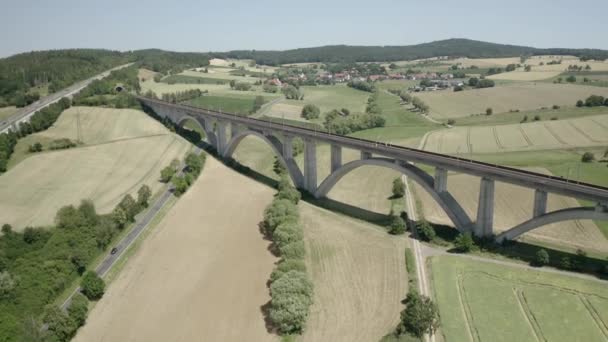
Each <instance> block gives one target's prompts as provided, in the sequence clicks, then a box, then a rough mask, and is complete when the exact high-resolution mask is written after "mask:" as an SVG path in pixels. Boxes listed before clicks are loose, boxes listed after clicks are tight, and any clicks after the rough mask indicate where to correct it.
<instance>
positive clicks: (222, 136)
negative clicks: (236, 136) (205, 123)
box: [216, 120, 228, 156]
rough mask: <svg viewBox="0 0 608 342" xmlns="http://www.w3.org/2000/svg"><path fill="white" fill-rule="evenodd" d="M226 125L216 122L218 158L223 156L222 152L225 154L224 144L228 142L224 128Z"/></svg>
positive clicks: (222, 122)
mask: <svg viewBox="0 0 608 342" xmlns="http://www.w3.org/2000/svg"><path fill="white" fill-rule="evenodd" d="M227 126H228V125H227V123H226V122H225V121H219V120H218V121H217V125H216V130H217V147H216V148H217V153H218V154H219V155H220V156H224V152H226V144H227V143H228V140H227V139H226V128H227Z"/></svg>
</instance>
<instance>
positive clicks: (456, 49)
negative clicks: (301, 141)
mask: <svg viewBox="0 0 608 342" xmlns="http://www.w3.org/2000/svg"><path fill="white" fill-rule="evenodd" d="M212 55H213V56H215V57H223V58H237V59H254V60H255V61H256V62H257V63H258V64H265V65H277V64H287V63H303V62H326V63H327V62H330V63H331V62H381V61H398V60H413V59H421V58H431V57H439V56H454V57H469V58H492V57H517V56H521V55H574V56H578V57H588V58H593V59H602V60H603V59H606V58H608V50H598V49H567V48H552V49H538V48H534V47H528V46H517V45H505V44H495V43H488V42H481V41H476V40H470V39H461V38H455V39H447V40H439V41H435V42H430V43H423V44H417V45H408V46H349V45H330V46H321V47H312V48H301V49H293V50H285V51H256V50H235V51H229V52H226V53H212Z"/></svg>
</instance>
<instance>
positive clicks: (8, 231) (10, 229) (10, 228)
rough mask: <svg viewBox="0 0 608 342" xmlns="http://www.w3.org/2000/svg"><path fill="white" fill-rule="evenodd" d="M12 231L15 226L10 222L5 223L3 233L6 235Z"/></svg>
mask: <svg viewBox="0 0 608 342" xmlns="http://www.w3.org/2000/svg"><path fill="white" fill-rule="evenodd" d="M12 232H13V227H12V226H11V225H10V224H8V223H5V224H3V225H2V234H4V235H5V236H6V235H9V234H10V233H12Z"/></svg>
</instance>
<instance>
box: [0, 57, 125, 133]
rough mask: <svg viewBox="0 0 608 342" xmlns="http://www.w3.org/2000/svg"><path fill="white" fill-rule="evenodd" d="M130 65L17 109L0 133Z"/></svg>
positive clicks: (107, 71) (0, 124) (0, 129)
mask: <svg viewBox="0 0 608 342" xmlns="http://www.w3.org/2000/svg"><path fill="white" fill-rule="evenodd" d="M132 64H133V63H128V64H124V65H120V66H117V67H115V68H112V69H110V70H106V71H104V72H102V73H101V74H99V75H96V76H93V77H91V78H88V79H86V80H84V81H80V82H78V83H76V84H73V85H71V86H69V87H67V88H65V89H62V90H60V91H58V92H56V93H53V94H51V95H49V96H46V97H44V98H42V99H40V100H38V101H36V102H34V103H32V104H30V105H28V106H26V107H23V108H21V109H19V110H18V111H17V113H15V114H13V115H12V116H10V117H9V118H7V119H6V120H4V121H2V122H0V133H4V132H6V131H8V130H9V129H10V128H11V125H12V124H13V123H18V122H20V121H22V120H23V119H24V118H26V117H27V116H29V115H31V114H33V113H35V112H37V111H39V110H40V109H42V108H44V107H46V106H48V105H50V104H53V103H55V102H57V101H59V100H60V99H61V98H63V97H66V96H72V95H74V94H76V93H78V92H79V91H81V90H82V89H83V88H84V87H86V86H88V85H89V84H90V83H91V82H93V81H95V80H100V79H102V78H104V77H107V76H108V75H109V74H110V73H111V72H112V71H114V70H118V69H122V68H126V67H128V66H130V65H132Z"/></svg>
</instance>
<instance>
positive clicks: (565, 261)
mask: <svg viewBox="0 0 608 342" xmlns="http://www.w3.org/2000/svg"><path fill="white" fill-rule="evenodd" d="M559 267H561V268H563V269H565V270H569V269H572V261H570V258H569V257H567V256H565V257H562V258H561V260H560V261H559Z"/></svg>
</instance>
